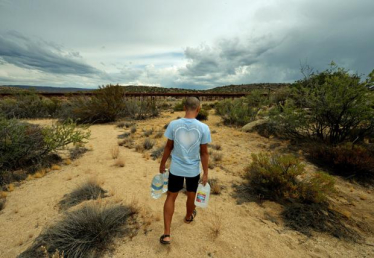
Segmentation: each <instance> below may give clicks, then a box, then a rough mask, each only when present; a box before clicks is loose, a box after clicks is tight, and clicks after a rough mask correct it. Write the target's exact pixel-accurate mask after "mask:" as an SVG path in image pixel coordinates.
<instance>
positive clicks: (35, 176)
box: [34, 169, 45, 178]
mask: <svg viewBox="0 0 374 258" xmlns="http://www.w3.org/2000/svg"><path fill="white" fill-rule="evenodd" d="M43 176H45V170H44V169H42V170H40V171H38V172H36V173H35V174H34V178H42V177H43Z"/></svg>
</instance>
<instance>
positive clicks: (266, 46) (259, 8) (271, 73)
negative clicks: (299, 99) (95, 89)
mask: <svg viewBox="0 0 374 258" xmlns="http://www.w3.org/2000/svg"><path fill="white" fill-rule="evenodd" d="M265 2H266V3H265ZM1 3H3V5H2V8H0V32H1V31H6V30H7V31H9V30H13V31H19V32H21V33H23V35H22V34H19V33H18V34H17V33H11V34H7V35H5V34H4V33H2V34H1V33H0V65H1V66H2V70H0V76H2V78H4V79H2V78H0V83H1V82H2V81H6V79H5V78H11V79H12V80H15V81H16V80H17V78H18V77H19V81H24V80H29V81H30V83H33V82H34V83H42V82H44V84H47V85H52V84H56V85H57V84H58V85H60V84H61V83H62V84H63V83H66V85H67V86H75V84H74V83H76V84H78V83H79V85H80V86H84V85H86V86H87V87H92V86H96V85H101V84H106V83H122V84H132V83H134V84H150V85H151V84H152V85H162V86H165V87H185V88H209V87H214V86H220V85H227V84H242V83H256V82H292V81H294V80H297V79H299V78H301V74H300V63H307V64H309V65H310V66H312V67H314V68H315V69H316V70H324V69H326V68H327V66H328V64H329V63H330V62H331V61H332V60H334V61H335V62H336V63H337V64H338V65H340V66H343V67H345V68H348V69H351V70H352V71H353V72H359V73H363V74H368V73H369V72H370V71H371V70H372V69H373V68H374V48H373V47H372V46H373V45H374V31H373V29H372V24H374V16H373V12H374V1H373V0H358V1H353V0H352V1H349V0H347V1H341V0H330V1H325V0H314V1H308V0H282V1H280V0H268V1H262V0H251V1H248V0H231V1H216V0H204V1H199V0H191V1H183V2H180V1H174V0H165V1H163V4H162V5H160V4H159V3H158V2H157V1H146V0H139V1H136V2H131V3H130V2H129V1H121V0H113V1H110V3H107V2H103V1H99V0H92V1H90V6H89V8H87V3H86V2H85V1H59V2H53V3H52V2H50V1H42V0H35V1H32V2H31V1H30V2H27V1H22V2H21V1H19V0H13V1H1V0H0V4H1ZM35 6H38V8H37V9H36V8H35ZM67 17H68V18H67ZM24 35H35V37H38V38H40V39H39V40H35V39H34V38H35V37H33V38H32V39H30V38H29V37H28V36H27V37H25V36H24ZM53 42H57V43H53ZM66 49H69V51H66ZM82 56H83V57H84V59H83V57H82ZM7 64H13V65H15V66H17V69H14V67H12V66H10V65H7ZM19 67H21V68H26V69H24V70H29V71H33V72H30V73H27V72H24V71H20V70H22V69H21V68H19ZM99 68H100V70H99ZM34 71H43V73H40V72H34ZM41 74H42V75H41ZM77 78H78V79H77Z"/></svg>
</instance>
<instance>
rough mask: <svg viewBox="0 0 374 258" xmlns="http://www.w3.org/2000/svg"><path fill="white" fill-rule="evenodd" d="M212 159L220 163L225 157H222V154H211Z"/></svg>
mask: <svg viewBox="0 0 374 258" xmlns="http://www.w3.org/2000/svg"><path fill="white" fill-rule="evenodd" d="M211 157H212V159H213V161H214V162H219V161H221V160H222V157H223V155H222V153H218V152H213V153H212V154H211Z"/></svg>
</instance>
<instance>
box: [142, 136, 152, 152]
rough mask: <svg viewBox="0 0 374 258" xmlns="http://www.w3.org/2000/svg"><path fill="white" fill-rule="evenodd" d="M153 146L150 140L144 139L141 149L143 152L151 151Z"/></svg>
mask: <svg viewBox="0 0 374 258" xmlns="http://www.w3.org/2000/svg"><path fill="white" fill-rule="evenodd" d="M154 145H155V141H153V140H151V139H149V138H147V139H145V140H144V142H143V148H144V149H145V150H150V149H152V148H153V146H154Z"/></svg>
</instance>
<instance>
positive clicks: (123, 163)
mask: <svg viewBox="0 0 374 258" xmlns="http://www.w3.org/2000/svg"><path fill="white" fill-rule="evenodd" d="M114 165H115V166H117V167H121V168H123V167H124V166H125V161H124V160H123V158H119V159H117V160H116V163H115V164H114Z"/></svg>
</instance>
